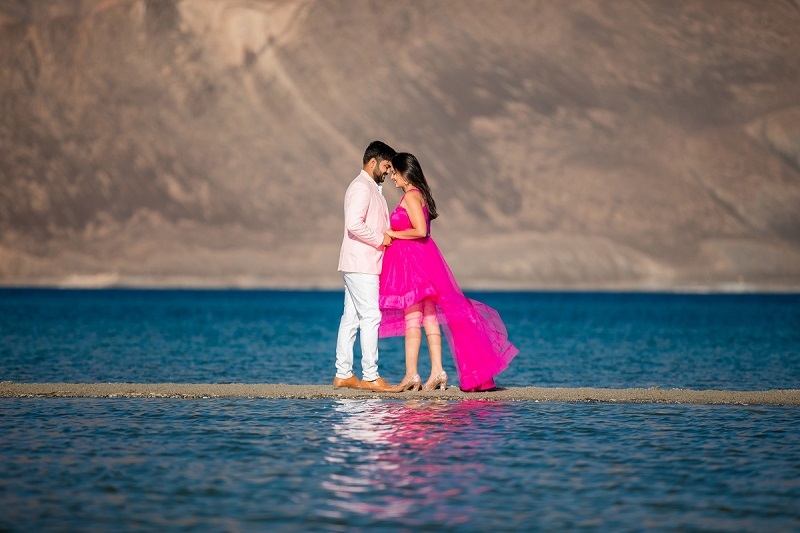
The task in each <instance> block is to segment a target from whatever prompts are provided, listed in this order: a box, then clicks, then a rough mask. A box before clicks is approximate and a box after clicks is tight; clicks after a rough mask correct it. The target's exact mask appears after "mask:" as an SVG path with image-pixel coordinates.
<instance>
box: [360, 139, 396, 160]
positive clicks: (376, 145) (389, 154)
mask: <svg viewBox="0 0 800 533" xmlns="http://www.w3.org/2000/svg"><path fill="white" fill-rule="evenodd" d="M395 155H397V152H395V151H394V149H393V148H392V147H391V146H389V145H388V144H386V143H384V142H381V141H372V142H371V143H369V146H367V149H366V150H365V151H364V162H363V163H364V164H365V165H366V164H367V163H369V160H370V159H372V158H373V157H374V158H375V160H376V161H377V162H378V163H380V162H381V161H391V160H392V158H393V157H394V156H395Z"/></svg>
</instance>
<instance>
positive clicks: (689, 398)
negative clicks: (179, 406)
mask: <svg viewBox="0 0 800 533" xmlns="http://www.w3.org/2000/svg"><path fill="white" fill-rule="evenodd" d="M31 397H34V398H51V397H52V398H295V399H312V398H325V399H340V398H387V399H407V398H429V399H442V400H498V401H539V402H616V403H621V402H634V403H693V404H740V405H744V404H748V405H800V390H798V389H785V390H766V391H733V390H690V389H662V388H659V387H652V388H648V389H636V388H634V389H599V388H591V387H578V388H545V387H510V388H501V389H498V390H496V391H491V392H479V393H465V392H461V390H459V389H458V387H448V389H447V390H445V391H442V390H436V391H431V392H403V393H377V392H372V391H365V390H358V389H336V388H334V387H333V386H331V385H285V384H282V383H277V384H271V383H254V384H247V383H148V384H145V383H13V382H10V381H3V382H0V398H31Z"/></svg>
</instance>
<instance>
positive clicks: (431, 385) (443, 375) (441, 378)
mask: <svg viewBox="0 0 800 533" xmlns="http://www.w3.org/2000/svg"><path fill="white" fill-rule="evenodd" d="M437 386H438V387H439V388H441V389H442V390H445V389H447V372H445V371H444V370H442V371H441V372H439V375H438V376H436V377H435V378H431V379H429V380H428V381H427V382H426V383H425V385H424V386H423V387H422V390H424V391H432V390H433V389H435V388H436V387H437Z"/></svg>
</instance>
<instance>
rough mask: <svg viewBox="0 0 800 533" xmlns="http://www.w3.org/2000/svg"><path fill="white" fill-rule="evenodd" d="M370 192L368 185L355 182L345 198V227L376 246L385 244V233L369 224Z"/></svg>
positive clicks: (360, 238)
mask: <svg viewBox="0 0 800 533" xmlns="http://www.w3.org/2000/svg"><path fill="white" fill-rule="evenodd" d="M369 199H370V192H369V189H368V188H367V186H366V185H363V184H360V183H354V184H353V186H352V187H350V188H349V190H348V191H347V194H346V195H345V198H344V227H345V228H347V231H349V232H350V233H352V234H353V235H354V236H355V237H356V238H357V239H358V240H360V241H362V242H365V243H367V244H369V245H370V246H372V247H374V248H380V247H381V246H382V245H383V242H384V238H383V235H379V234H378V233H377V232H376V231H375V230H373V229H372V228H370V227H369V226H367V224H366V222H365V220H366V218H367V209H368V208H369Z"/></svg>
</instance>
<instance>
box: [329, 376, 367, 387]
mask: <svg viewBox="0 0 800 533" xmlns="http://www.w3.org/2000/svg"><path fill="white" fill-rule="evenodd" d="M360 384H361V382H360V381H359V380H358V378H357V377H355V376H350V377H349V378H347V379H342V378H333V386H334V387H336V388H337V389H339V388H342V387H347V388H349V389H357V388H358V386H359V385H360Z"/></svg>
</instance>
